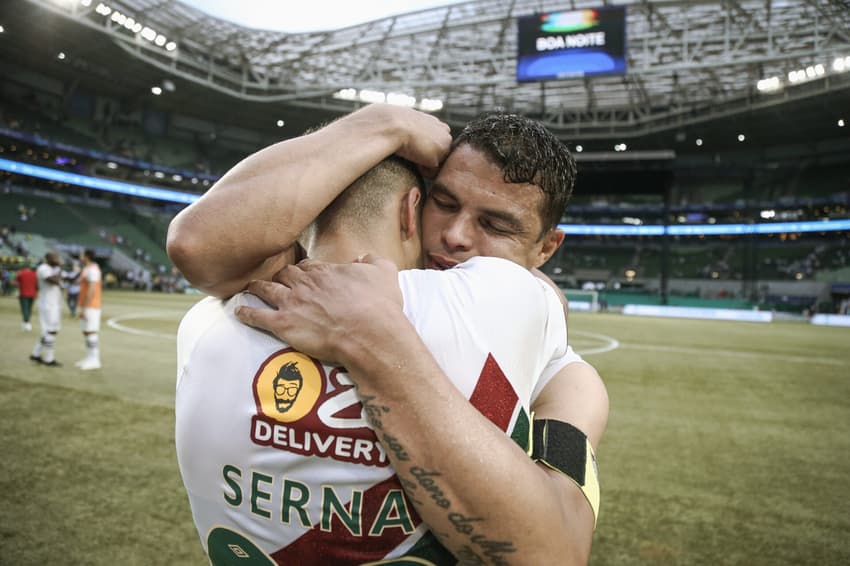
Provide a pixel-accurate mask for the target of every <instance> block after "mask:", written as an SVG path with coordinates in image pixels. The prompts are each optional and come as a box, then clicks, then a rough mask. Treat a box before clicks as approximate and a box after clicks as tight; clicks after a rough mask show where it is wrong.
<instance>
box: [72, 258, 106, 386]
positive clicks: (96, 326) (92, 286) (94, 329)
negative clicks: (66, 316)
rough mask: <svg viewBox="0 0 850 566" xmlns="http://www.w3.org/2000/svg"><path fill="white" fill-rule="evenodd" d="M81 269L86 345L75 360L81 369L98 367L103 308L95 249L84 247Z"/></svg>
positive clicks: (80, 299)
mask: <svg viewBox="0 0 850 566" xmlns="http://www.w3.org/2000/svg"><path fill="white" fill-rule="evenodd" d="M80 261H82V262H83V271H82V272H81V273H80V294H79V296H78V297H77V306H78V308H79V311H80V329H81V330H82V332H83V341H84V342H85V346H86V357H85V358H83V359H82V360H80V361H78V362H75V363H74V365H76V366H77V367H78V368H80V369H82V370H93V369H100V367H101V365H100V337H99V336H100V335H99V333H100V314H101V311H102V308H103V302H102V301H103V277H102V276H101V272H100V266H99V265H98V263H97V261H95V251H94V250H92V249H86V250H84V251H83V253H82V254H80Z"/></svg>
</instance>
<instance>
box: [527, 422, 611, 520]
mask: <svg viewBox="0 0 850 566" xmlns="http://www.w3.org/2000/svg"><path fill="white" fill-rule="evenodd" d="M533 423H534V424H533V427H532V431H531V443H530V445H531V448H530V450H531V451H530V452H529V456H531V459H532V460H534V461H535V462H540V463H541V464H544V465H545V466H547V467H549V468H552V469H553V470H555V471H557V472H560V473H562V474H564V475H565V476H567V477H568V478H570V479H571V480H572V481H573V482H575V484H576V485H577V486H578V487H579V489H581V492H582V493H583V494H584V496H585V498H586V499H587V502H588V503H590V507H591V509H593V523H594V527H595V526H596V519H597V517H598V516H599V470H598V469H597V466H596V456H594V454H593V447H592V446H591V445H590V441H589V440H588V439H587V435H585V434H584V433H583V432H582V431H580V430H579V429H577V428H576V427H574V426H573V425H571V424H569V423H565V422H563V421H556V420H554V419H535V420H534V421H533Z"/></svg>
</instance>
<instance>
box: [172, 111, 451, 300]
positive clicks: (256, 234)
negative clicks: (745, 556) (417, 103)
mask: <svg viewBox="0 0 850 566" xmlns="http://www.w3.org/2000/svg"><path fill="white" fill-rule="evenodd" d="M450 143H451V134H450V131H449V127H448V126H447V125H446V124H444V123H443V122H441V121H440V120H438V119H437V118H435V117H433V116H431V115H429V114H425V113H422V112H417V111H415V110H411V109H408V108H401V107H397V106H391V105H384V104H372V105H369V106H366V107H364V108H363V109H361V110H358V111H357V112H354V113H352V114H349V115H348V116H346V117H344V118H341V119H339V120H337V121H335V122H333V123H331V124H329V125H328V126H326V127H324V128H322V129H320V130H318V131H316V132H314V133H311V134H309V135H306V136H302V137H299V138H294V139H291V140H286V141H282V142H280V143H277V144H275V145H272V146H270V147H267V148H265V149H263V150H261V151H258V152H257V153H254V154H253V155H250V156H249V157H247V158H246V159H244V160H242V161H241V162H240V163H238V164H237V165H236V166H234V167H233V168H232V169H231V170H230V171H228V172H227V173H226V174H225V175H224V176H223V177H222V178H221V179H220V180H219V181H218V182H217V183H216V184H215V186H213V188H212V189H210V190H209V191H207V193H205V194H204V195H203V196H202V197H201V198H200V199H199V200H198V201H197V202H195V203H193V204H192V205H190V206H188V207H187V208H185V209H184V210H183V211H181V212H180V213H179V214H178V215H177V216H176V217H175V218H174V220H173V221H172V222H171V225H170V226H169V229H168V239H167V244H166V245H167V250H168V254H169V257H170V258H171V260H172V261H173V262H174V264H175V265H176V266H177V268H178V269H180V270H181V271H182V272H183V274H184V276H185V277H186V279H187V280H188V281H189V282H191V283H192V284H193V285H195V286H197V287H198V288H199V289H201V290H202V291H204V292H206V293H209V294H211V295H214V296H217V297H221V298H226V297H229V296H230V295H233V294H234V293H236V292H238V291H240V290H241V289H242V288H244V286H245V284H247V283H248V281H250V280H252V279H270V278H271V277H272V275H274V273H276V272H277V271H278V270H279V269H281V268H282V267H283V266H285V265H287V264H290V263H292V262H293V261H295V260H296V259H297V257H296V255H297V254H296V250H297V246H296V240H297V238H298V236H299V235H300V234H301V232H302V231H303V230H304V228H305V227H306V226H307V225H309V224H310V222H312V221H313V219H314V218H315V217H316V216H317V215H318V214H319V212H321V211H322V210H323V209H324V208H325V207H326V206H327V205H328V204H329V203H330V202H331V201H332V200H333V199H334V198H335V197H336V196H337V195H338V194H340V193H341V192H342V191H343V190H344V189H345V188H346V187H347V186H349V185H350V184H351V183H352V182H353V181H354V180H355V179H357V178H358V177H359V176H360V175H361V174H363V173H364V172H365V171H367V170H368V169H369V168H371V167H372V166H374V165H375V164H377V163H378V162H379V161H381V160H382V159H383V158H385V157H387V156H389V155H392V154H394V153H397V154H399V155H401V156H402V157H405V158H407V159H409V160H411V161H413V162H414V163H417V164H419V165H421V166H422V167H423V169H425V170H436V168H437V167H438V166H439V164H440V162H441V161H442V159H443V158H444V157H445V154H446V152H447V151H448V147H449V144H450Z"/></svg>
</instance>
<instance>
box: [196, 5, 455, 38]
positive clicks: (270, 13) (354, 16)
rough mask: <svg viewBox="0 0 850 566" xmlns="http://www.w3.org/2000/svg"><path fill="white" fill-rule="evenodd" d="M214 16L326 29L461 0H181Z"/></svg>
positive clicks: (293, 29) (268, 26)
mask: <svg viewBox="0 0 850 566" xmlns="http://www.w3.org/2000/svg"><path fill="white" fill-rule="evenodd" d="M181 1H182V2H183V3H184V4H188V5H190V6H193V7H195V8H197V9H199V10H201V11H203V12H206V13H207V14H209V15H211V16H215V17H217V18H221V19H224V20H228V21H231V22H233V23H236V24H239V25H243V26H246V27H250V28H255V29H265V30H273V31H284V32H290V33H300V32H308V31H326V30H333V29H339V28H343V27H348V26H352V25H356V24H362V23H364V22H368V21H372V20H378V19H381V18H386V17H389V16H395V15H398V14H406V13H408V12H415V11H418V10H425V9H427V8H435V7H437V6H446V5H448V4H457V3H458V2H459V1H460V0H391V1H390V0H310V1H309V2H291V1H281V0H240V1H239V2H234V1H233V0H181Z"/></svg>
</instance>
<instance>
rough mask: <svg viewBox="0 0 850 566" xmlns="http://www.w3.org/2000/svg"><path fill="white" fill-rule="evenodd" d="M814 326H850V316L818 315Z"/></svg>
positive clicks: (814, 319) (814, 318)
mask: <svg viewBox="0 0 850 566" xmlns="http://www.w3.org/2000/svg"><path fill="white" fill-rule="evenodd" d="M812 324H817V325H819V326H850V316H848V315H845V314H816V315H815V316H813V317H812Z"/></svg>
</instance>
